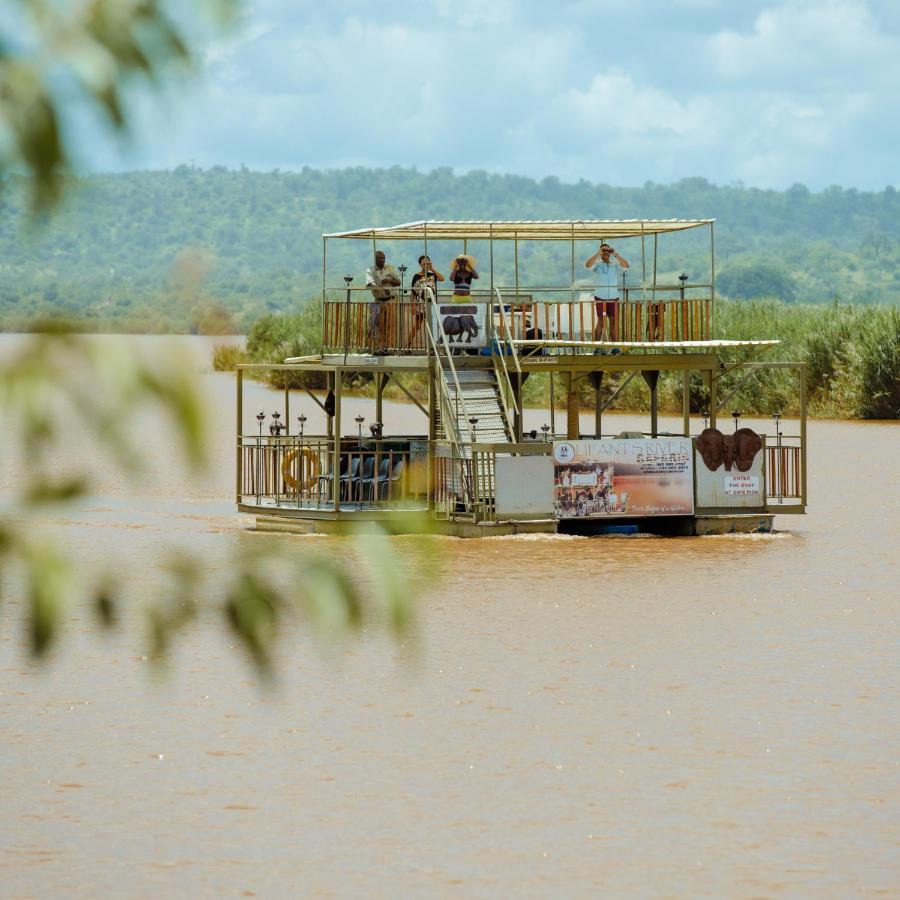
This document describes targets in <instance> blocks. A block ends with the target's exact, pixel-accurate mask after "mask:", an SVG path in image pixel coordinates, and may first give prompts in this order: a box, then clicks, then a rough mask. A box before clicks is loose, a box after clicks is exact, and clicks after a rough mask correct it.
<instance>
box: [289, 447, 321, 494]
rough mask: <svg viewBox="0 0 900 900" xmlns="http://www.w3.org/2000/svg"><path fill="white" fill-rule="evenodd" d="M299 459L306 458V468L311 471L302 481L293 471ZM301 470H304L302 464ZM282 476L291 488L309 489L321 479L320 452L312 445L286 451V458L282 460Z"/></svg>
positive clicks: (294, 489)
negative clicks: (313, 448) (295, 462)
mask: <svg viewBox="0 0 900 900" xmlns="http://www.w3.org/2000/svg"><path fill="white" fill-rule="evenodd" d="M297 459H300V460H306V469H307V471H308V472H309V473H310V474H309V475H308V477H307V478H306V479H305V480H304V481H303V482H302V483H301V482H300V479H299V478H295V477H294V473H293V472H292V471H291V469H292V467H293V465H294V461H295V460H297ZM300 471H301V472H302V471H303V465H302V464H301V466H300ZM281 477H282V478H283V479H284V483H285V486H286V487H287V488H288V489H289V490H292V491H296V490H297V489H298V488H300V489H302V490H304V491H308V490H309V489H310V488H311V487H313V486H314V485H315V483H316V482H317V481H318V480H319V454H318V453H316V451H315V450H312V449H311V448H310V447H300V448H298V449H297V450H291V451H290V452H288V453H285V455H284V459H283V460H282V461H281Z"/></svg>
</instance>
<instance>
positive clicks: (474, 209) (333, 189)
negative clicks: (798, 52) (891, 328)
mask: <svg viewBox="0 0 900 900" xmlns="http://www.w3.org/2000/svg"><path fill="white" fill-rule="evenodd" d="M68 187H69V188H70V190H69V191H68V192H67V198H68V199H67V201H66V203H65V204H64V205H63V207H62V208H61V209H59V210H58V211H57V212H55V213H54V214H53V215H52V216H49V217H46V218H45V219H43V220H38V221H34V220H31V221H30V220H29V212H30V207H29V202H30V194H29V183H28V182H27V181H25V179H23V178H20V177H17V176H11V177H8V178H6V179H5V180H4V181H3V182H2V183H0V328H3V329H4V330H17V329H22V328H28V327H29V326H30V325H31V324H32V323H34V322H35V321H36V320H41V319H44V320H45V319H47V318H49V317H59V316H63V317H65V318H67V319H68V320H70V321H72V320H74V321H76V322H79V323H80V325H81V327H83V328H86V329H91V330H131V331H149V332H166V331H175V332H187V331H193V332H201V333H212V334H216V333H226V332H229V331H239V332H245V331H247V330H248V329H249V328H250V326H251V325H252V323H253V322H254V321H256V320H257V319H259V318H260V317H262V316H264V315H266V314H269V313H276V312H277V313H286V312H296V311H298V310H299V309H300V308H301V306H302V305H303V303H304V302H305V301H306V300H307V299H309V298H310V297H313V296H317V295H318V292H319V289H320V287H321V265H322V239H321V235H322V233H323V232H326V231H336V230H341V229H349V228H358V227H366V226H369V225H385V224H394V223H396V222H404V221H411V220H416V219H459V218H462V219H566V218H656V217H658V218H707V217H709V218H716V219H717V226H716V256H717V265H718V273H717V283H718V286H719V289H720V291H721V293H723V294H725V295H727V296H730V297H732V298H748V299H749V298H753V297H761V296H774V297H777V298H779V299H781V300H784V301H789V302H790V301H797V302H825V301H832V300H834V299H835V298H837V299H839V300H841V301H844V302H851V303H854V304H858V303H869V302H888V303H897V302H898V301H900V197H898V194H897V192H896V191H895V190H894V188H893V187H887V188H886V189H885V190H884V191H881V192H861V191H857V190H855V189H853V188H850V189H842V188H840V187H837V186H835V187H830V188H828V189H826V190H824V191H820V192H811V191H809V190H807V189H806V188H805V187H803V186H802V185H795V186H794V187H792V188H790V189H789V190H787V191H771V190H759V189H756V188H744V187H742V186H717V185H714V184H711V183H710V182H708V181H706V180H705V179H703V178H686V179H682V180H681V181H679V182H677V183H675V184H669V185H659V184H653V183H652V182H647V183H646V184H645V185H644V186H643V187H637V188H622V187H611V186H609V185H604V184H591V183H588V182H586V181H581V182H578V183H577V184H565V183H563V182H561V181H559V180H558V179H556V178H552V177H551V178H545V179H543V180H541V181H536V180H534V179H530V178H524V177H519V176H512V175H488V174H486V173H484V172H477V171H476V172H471V173H469V174H466V175H454V174H453V172H452V171H451V170H450V169H445V168H444V169H435V170H432V171H430V172H419V171H416V170H414V169H404V168H400V167H394V168H390V169H364V168H351V169H342V170H335V171H322V170H317V169H310V168H304V169H303V170H302V171H299V172H293V173H289V172H281V171H278V170H276V171H273V172H254V171H250V170H248V169H246V168H243V167H242V168H241V169H239V170H229V169H226V168H223V167H215V168H213V169H209V170H205V169H199V168H195V167H193V166H180V167H178V168H177V169H175V170H174V171H164V172H133V173H127V174H115V175H93V176H89V177H84V178H78V179H71V183H70V184H69V185H68ZM706 240H707V239H706V237H705V236H703V235H701V234H699V233H697V234H693V235H685V236H684V237H683V239H681V236H672V239H671V240H670V239H661V240H660V243H659V251H660V255H659V258H658V260H657V266H658V272H659V273H660V276H661V277H674V275H675V274H677V273H680V272H681V271H685V272H686V273H688V274H689V275H690V276H691V280H692V281H702V280H704V279H706V278H708V277H709V276H710V275H711V273H710V272H709V271H708V264H707V259H708V244H707V243H706ZM623 247H625V249H626V250H627V252H628V253H629V254H630V255H631V257H632V265H633V266H634V264H635V257H638V258H639V257H640V253H641V248H640V246H639V242H638V243H635V242H634V241H632V242H629V243H628V244H627V246H625V245H624V244H623ZM473 249H474V251H475V253H476V255H477V254H479V252H481V255H482V259H483V258H484V252H483V251H484V248H478V247H475V248H471V247H470V250H473ZM401 250H402V251H403V252H406V251H408V255H409V258H408V259H407V258H405V257H404V258H403V259H402V260H401V259H400V253H401ZM369 252H370V250H369V248H367V246H366V245H365V243H360V244H358V245H356V246H355V247H353V248H350V247H347V248H340V251H339V252H338V255H337V257H336V258H335V265H336V266H338V267H343V268H341V272H342V271H344V270H345V269H346V270H350V271H353V272H356V273H361V270H362V268H363V267H364V266H365V265H366V263H367V259H368V254H369ZM418 252H419V251H418V249H417V248H414V247H409V246H408V247H406V248H400V249H397V250H396V251H392V256H393V258H394V260H395V261H396V262H400V261H403V262H405V263H406V264H407V265H409V266H411V267H412V266H414V265H415V256H416V255H417V253H418ZM453 252H456V250H455V249H454V248H450V247H448V248H446V252H445V253H444V255H446V256H447V257H448V259H449V256H450V254H452V253H453ZM568 252H569V251H568V250H565V249H564V248H561V247H559V246H558V245H556V246H554V245H547V244H528V245H524V246H523V247H522V249H521V253H520V271H521V272H522V274H523V276H525V277H533V278H534V279H535V280H537V281H541V280H542V276H543V275H544V274H546V273H548V272H555V273H559V277H560V279H562V278H564V277H567V276H566V273H567V272H568V265H569V262H568ZM341 254H342V255H341ZM439 258H440V257H439ZM441 261H442V262H443V261H444V260H443V259H442V258H441ZM638 261H640V260H639V259H638ZM644 262H645V265H646V264H648V263H647V260H646V259H645V260H644ZM495 267H496V271H497V272H498V275H500V276H501V277H505V276H508V275H509V274H510V272H511V260H510V259H506V258H505V257H504V258H498V259H497V260H496V263H495ZM335 278H336V281H337V282H338V283H339V282H340V278H339V275H338V276H335Z"/></svg>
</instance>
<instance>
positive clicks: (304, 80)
mask: <svg viewBox="0 0 900 900" xmlns="http://www.w3.org/2000/svg"><path fill="white" fill-rule="evenodd" d="M886 10H888V11H887V12H886ZM898 28H900V17H896V16H895V17H894V19H892V18H891V14H890V12H889V9H888V7H887V6H885V5H884V4H881V5H879V4H878V3H876V2H875V0H843V2H842V3H840V4H838V3H837V2H835V0H809V2H799V0H780V2H779V0H748V2H747V3H745V4H741V5H737V4H733V3H730V2H725V0H679V2H677V3H675V2H663V0H628V2H626V0H615V2H610V3H607V4H604V5H600V4H597V3H592V2H590V0H555V2H554V4H553V5H552V7H551V6H550V5H549V4H547V2H546V0H497V2H495V3H492V4H491V3H487V2H482V0H454V2H450V0H426V2H421V0H419V2H416V0H393V2H390V0H385V3H384V4H382V5H380V6H379V7H378V8H377V9H376V8H374V7H372V6H371V4H370V3H368V2H365V0H330V2H329V3H328V4H323V5H316V6H312V5H309V4H297V3H296V2H295V0H260V2H259V3H257V4H256V5H255V6H253V7H251V8H250V11H249V14H248V19H247V21H246V23H245V24H244V27H243V29H242V30H241V31H240V33H238V34H237V35H236V36H234V37H233V38H232V39H231V40H230V41H225V42H221V43H219V44H217V45H216V46H215V47H214V48H213V49H212V50H211V51H210V53H209V55H208V64H207V73H206V84H205V85H204V86H203V87H202V88H200V89H198V90H194V91H192V92H191V93H190V94H189V95H188V96H189V100H188V102H186V103H185V105H184V109H183V112H182V114H181V115H180V116H179V117H178V118H177V119H176V118H173V117H172V116H171V115H170V114H169V112H168V111H167V112H166V114H165V115H164V116H160V117H157V118H156V119H151V120H150V122H149V124H148V127H147V129H145V134H144V135H143V139H144V142H145V147H144V150H143V152H142V154H141V155H140V156H139V157H133V158H132V159H137V160H138V161H139V162H140V163H141V164H145V165H155V166H159V165H173V164H177V163H179V162H182V161H186V160H188V159H192V158H193V159H195V160H196V161H197V162H198V163H200V164H204V165H207V164H218V163H223V164H226V165H238V164H240V163H242V162H244V163H247V164H248V165H251V166H258V167H261V168H273V167H275V166H279V167H281V168H288V167H299V166H302V165H304V164H310V165H326V166H339V165H346V164H367V165H393V164H401V165H418V166H419V167H420V168H431V167H434V166H448V165H449V166H453V167H455V168H457V169H460V170H468V169H472V168H484V169H488V170H491V171H508V172H515V173H521V174H528V175H534V176H538V177H542V176H544V175H548V174H554V175H557V176H560V177H563V178H567V179H578V178H581V177H584V178H588V179H591V180H603V181H610V182H614V183H628V184H640V183H643V182H644V181H645V180H647V179H651V180H654V181H668V180H673V179H678V178H681V177H685V176H690V175H703V176H706V177H708V178H710V179H711V180H714V181H719V182H724V183H728V182H731V181H734V180H735V179H743V180H744V181H745V182H746V183H748V184H753V185H759V186H776V187H777V186H787V185H789V184H790V183H792V182H794V181H802V182H805V183H807V184H809V185H810V186H813V187H816V186H819V187H821V186H824V185H827V184H831V183H836V182H843V183H845V184H856V185H858V186H867V185H868V186H883V185H884V184H885V183H888V182H890V181H893V180H896V171H895V169H896V164H895V160H894V159H893V151H892V150H890V149H889V148H892V147H894V146H896V144H897V143H898V142H900V125H898V124H897V123H898V122H900V97H898V96H897V93H896V90H895V85H896V83H897V82H900V71H898V66H900V62H898V60H900V38H898V33H897V32H898ZM162 119H165V122H163V121H162ZM861 136H864V139H863V138H862V137H861Z"/></svg>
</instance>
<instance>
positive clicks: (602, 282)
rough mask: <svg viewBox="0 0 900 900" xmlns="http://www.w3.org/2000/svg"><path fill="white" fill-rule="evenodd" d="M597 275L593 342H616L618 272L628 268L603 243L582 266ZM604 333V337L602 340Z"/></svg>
mask: <svg viewBox="0 0 900 900" xmlns="http://www.w3.org/2000/svg"><path fill="white" fill-rule="evenodd" d="M584 267H585V268H586V269H590V270H591V271H592V272H594V273H595V274H596V275H597V285H596V287H595V288H594V305H595V307H596V310H597V321H596V323H595V324H594V340H595V341H602V340H608V341H617V340H618V339H619V317H618V312H619V281H620V275H619V272H620V271H621V270H622V269H627V268H628V260H626V259H623V258H622V257H621V256H619V254H618V253H616V251H615V250H613V248H612V247H610V246H609V244H607V243H606V242H605V241H604V243H602V244H601V245H600V249H599V250H598V251H597V252H596V253H595V254H594V255H593V256H591V257H589V258H588V259H587V260H586V261H585V264H584ZM604 331H605V332H606V337H605V338H604Z"/></svg>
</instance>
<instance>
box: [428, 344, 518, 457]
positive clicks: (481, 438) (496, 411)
mask: <svg viewBox="0 0 900 900" xmlns="http://www.w3.org/2000/svg"><path fill="white" fill-rule="evenodd" d="M450 365H452V363H449V362H448V360H447V359H446V358H444V359H442V360H441V369H442V372H443V377H444V381H445V384H446V386H447V399H448V400H449V403H448V406H449V409H447V410H442V414H443V415H442V418H446V417H450V418H452V419H453V420H454V424H455V426H456V429H455V430H456V434H458V435H461V436H465V437H464V439H465V438H468V439H469V440H471V441H472V442H473V443H479V444H504V443H510V442H512V440H513V434H512V431H511V428H510V422H509V418H508V416H507V413H506V409H505V407H504V403H503V398H502V397H501V394H500V385H499V384H498V382H497V374H496V372H495V371H494V370H493V369H461V368H457V369H456V371H455V377H454V373H453V372H452V371H450Z"/></svg>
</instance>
